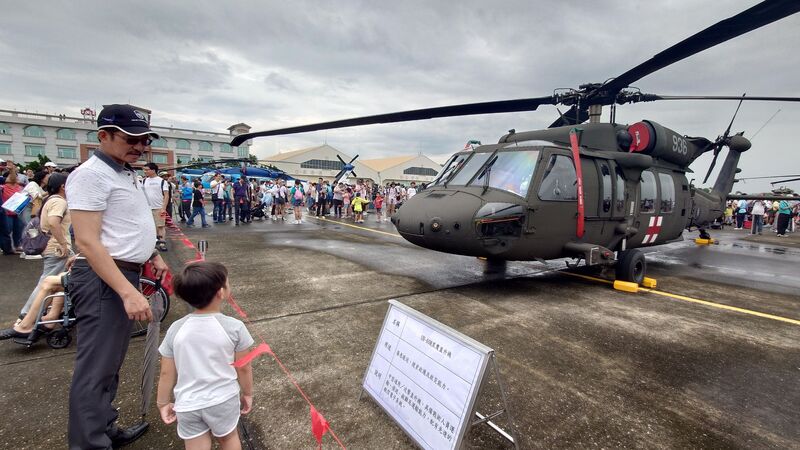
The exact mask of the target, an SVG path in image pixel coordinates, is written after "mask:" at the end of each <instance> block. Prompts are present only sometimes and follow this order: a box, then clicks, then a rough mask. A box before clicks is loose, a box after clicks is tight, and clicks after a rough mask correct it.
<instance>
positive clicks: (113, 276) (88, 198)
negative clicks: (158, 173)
mask: <svg viewBox="0 0 800 450" xmlns="http://www.w3.org/2000/svg"><path fill="white" fill-rule="evenodd" d="M97 126H98V133H97V138H98V139H99V141H100V148H99V150H98V151H96V152H95V153H94V155H93V156H92V157H91V158H89V159H88V160H87V161H86V162H84V163H83V164H81V166H80V167H79V168H77V169H76V170H75V171H74V172H73V173H72V174H71V175H70V176H69V178H68V179H67V186H66V191H67V199H68V205H69V210H70V214H71V215H72V226H73V229H74V232H75V241H76V243H77V246H78V250H79V251H80V254H81V255H82V257H81V258H79V259H78V260H76V261H75V264H74V265H73V267H72V270H71V272H70V277H69V282H68V283H67V289H68V290H69V292H70V296H71V299H72V302H73V304H74V307H75V314H76V317H77V326H78V336H77V337H78V349H77V353H76V355H75V369H74V372H73V375H72V385H71V387H70V392H69V397H70V398H69V428H68V437H69V448H70V449H88V448H111V447H112V446H113V447H115V448H116V447H120V446H122V445H126V444H128V443H130V442H133V441H134V440H136V439H138V438H139V437H140V436H141V435H142V434H144V432H145V431H146V430H147V424H146V423H144V424H141V425H137V426H134V427H131V428H129V429H123V428H119V427H118V426H117V424H116V420H117V416H118V414H117V410H116V408H114V405H113V402H114V397H115V396H116V393H117V385H118V383H119V369H120V367H121V366H122V362H123V360H124V359H125V353H126V352H127V351H128V342H129V341H130V330H131V320H150V319H151V318H152V314H151V312H150V305H149V304H148V302H147V299H146V298H145V297H144V296H143V295H142V294H141V293H140V292H139V289H138V288H139V274H140V272H141V266H142V264H143V263H145V262H146V261H147V260H152V262H153V265H154V267H155V271H156V276H159V277H160V276H162V274H163V273H164V271H165V270H166V269H167V266H166V264H165V263H164V261H163V260H162V259H161V257H160V256H159V255H158V254H157V253H154V250H153V249H154V246H155V244H156V227H155V223H154V222H153V216H152V214H151V212H150V206H149V205H148V204H147V200H146V199H145V195H144V189H143V187H142V185H141V184H140V183H138V182H137V181H136V172H134V171H133V169H132V168H131V166H130V163H133V162H135V161H137V160H138V159H139V157H140V156H141V155H142V153H143V152H144V151H145V148H146V147H147V146H148V145H149V144H150V141H151V139H152V138H158V135H157V134H156V133H154V132H153V131H151V130H150V124H149V120H148V118H147V115H146V114H145V113H143V112H141V111H138V110H136V109H135V108H134V107H132V106H130V105H108V106H105V107H104V108H103V110H102V111H101V112H100V115H99V116H98V118H97Z"/></svg>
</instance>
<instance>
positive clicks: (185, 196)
mask: <svg viewBox="0 0 800 450" xmlns="http://www.w3.org/2000/svg"><path fill="white" fill-rule="evenodd" d="M192 191H193V187H192V183H190V182H189V179H188V178H186V177H185V176H182V177H181V222H186V220H188V219H189V217H191V215H192Z"/></svg>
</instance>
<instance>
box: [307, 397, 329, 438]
mask: <svg viewBox="0 0 800 450" xmlns="http://www.w3.org/2000/svg"><path fill="white" fill-rule="evenodd" d="M326 431H328V421H327V420H325V418H324V417H322V414H320V413H319V412H317V409H316V408H314V407H313V406H312V407H311V433H313V434H314V437H315V438H316V439H317V443H318V444H319V445H320V447H322V435H323V434H325V432H326Z"/></svg>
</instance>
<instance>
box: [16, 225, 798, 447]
mask: <svg viewBox="0 0 800 450" xmlns="http://www.w3.org/2000/svg"><path fill="white" fill-rule="evenodd" d="M370 219H372V217H371V216H370V217H368V219H367V220H368V221H367V223H366V224H364V227H366V228H369V230H365V229H361V228H356V227H354V226H352V224H344V223H338V222H336V221H331V220H317V219H309V220H308V222H307V223H304V224H302V225H293V224H291V223H290V222H286V223H276V222H272V221H268V222H263V223H260V222H258V221H256V222H254V223H252V224H249V225H243V226H240V227H233V226H232V225H230V224H224V225H219V226H215V227H212V228H210V229H192V230H189V231H188V232H187V233H186V234H187V236H188V237H189V238H190V239H191V240H192V241H196V240H197V239H205V240H207V241H208V243H209V252H208V258H209V259H211V260H215V261H220V262H223V263H225V264H226V265H227V266H228V268H229V270H230V273H231V284H232V286H233V291H234V295H235V297H236V299H237V301H238V302H239V304H240V305H241V306H242V308H243V309H244V310H246V311H247V313H248V315H249V319H250V320H251V324H250V328H251V331H252V332H253V334H254V335H260V336H262V337H263V338H264V339H265V340H266V341H267V342H268V343H269V344H270V346H271V347H272V349H273V350H274V351H275V353H276V355H277V356H278V357H279V358H280V359H281V361H282V362H283V364H285V366H286V367H287V368H288V370H290V371H291V373H292V375H293V376H294V377H295V379H296V380H297V382H298V383H299V385H300V386H301V387H302V389H303V390H304V391H305V392H306V393H307V394H308V397H309V398H310V399H311V401H312V402H313V403H314V405H315V406H316V407H317V409H318V410H319V411H320V412H321V413H322V414H324V416H325V418H326V419H327V420H328V421H329V422H330V424H331V428H332V429H333V431H334V432H335V433H336V434H337V436H339V438H340V439H341V440H342V441H343V442H344V443H345V445H346V446H347V447H348V448H353V449H362V448H363V449H371V448H399V449H402V448H414V445H413V443H412V442H411V441H410V440H409V439H408V438H407V437H406V436H405V435H404V433H403V432H402V431H401V430H400V429H399V428H398V427H397V426H396V425H395V424H394V423H393V422H392V421H391V419H389V417H388V416H387V415H386V414H385V413H384V412H383V411H382V410H381V409H380V408H379V407H378V406H376V404H375V403H374V402H372V401H371V400H368V399H366V397H365V398H364V399H362V400H359V399H358V397H359V393H360V383H361V379H362V377H363V373H364V370H365V369H366V366H367V364H368V362H369V358H370V355H371V353H372V350H373V347H374V345H375V341H376V339H377V335H378V331H379V329H380V326H381V323H382V320H383V317H384V315H385V313H386V309H387V303H386V300H388V299H391V298H396V299H398V300H399V301H401V302H402V303H404V304H407V305H409V306H411V307H413V308H415V309H417V310H419V311H421V312H423V313H425V314H427V315H429V316H431V317H433V318H434V319H436V320H439V321H441V322H443V323H445V324H447V325H449V326H451V327H453V328H455V329H456V330H458V331H460V332H462V333H464V334H466V335H468V336H470V337H472V338H474V339H476V340H478V341H480V342H482V343H484V344H485V345H487V346H489V347H492V348H493V349H495V351H496V353H497V358H498V362H499V367H500V370H501V374H502V377H503V382H504V384H505V386H506V387H507V390H508V392H509V401H510V407H511V409H512V412H513V414H514V418H515V422H516V428H517V432H518V435H519V437H520V441H521V446H522V448H554V447H557V448H576V447H581V448H585V447H650V448H675V447H714V448H719V447H740V448H741V447H748V448H752V447H757V448H796V445H797V442H800V414H797V405H798V404H800V390H798V389H797V386H798V380H800V324H796V323H791V322H782V321H780V320H775V319H771V318H767V317H763V316H757V315H753V314H752V313H750V312H748V311H751V312H752V311H754V312H760V313H765V314H770V315H773V316H776V317H783V318H788V319H794V320H800V307H799V306H800V296H798V292H800V277H798V276H797V275H796V273H797V267H798V264H800V233H798V234H793V235H791V236H790V237H788V238H778V237H775V236H774V234H772V233H770V232H769V229H766V230H765V234H764V235H762V236H749V235H746V234H745V232H743V231H732V230H730V231H729V230H725V231H721V232H720V231H717V232H712V235H713V236H714V237H715V238H718V239H719V240H720V243H719V244H718V245H712V246H703V247H698V246H696V245H695V244H694V243H693V242H692V241H690V240H685V241H681V242H675V243H672V244H668V245H664V246H658V247H652V248H650V249H647V254H648V256H647V257H648V264H649V274H650V276H652V277H654V278H656V279H657V280H658V290H659V291H662V292H666V293H669V294H675V295H677V296H683V297H684V298H689V299H697V300H705V301H709V302H713V303H714V304H720V305H730V306H732V307H735V308H739V309H737V310H726V309H720V308H716V307H713V306H710V305H706V304H698V303H695V302H691V301H687V300H682V299H680V298H677V297H666V296H663V295H655V294H653V293H639V294H627V293H622V292H618V291H614V290H613V289H611V288H610V287H609V286H608V285H606V284H604V283H601V282H597V281H591V280H588V279H584V278H576V277H573V276H567V275H565V274H563V273H560V271H561V270H562V269H564V267H565V264H564V261H549V262H548V263H547V264H541V263H538V262H515V263H509V264H508V266H507V270H506V273H505V274H497V273H494V274H484V262H483V261H480V260H477V259H475V258H470V257H460V256H454V255H447V254H442V253H437V252H432V251H429V250H425V249H422V248H419V247H415V246H413V245H411V244H409V243H407V242H406V241H404V240H403V239H402V238H400V237H399V236H397V234H396V232H395V231H394V229H393V226H392V225H391V224H390V223H379V224H378V223H375V222H374V221H370ZM692 237H694V236H692ZM170 248H171V250H170V252H168V254H167V255H168V261H169V263H170V264H171V265H172V266H173V267H178V266H179V265H180V264H181V262H182V261H185V260H188V259H191V257H192V256H193V252H191V251H189V250H188V249H185V248H183V247H182V245H181V244H180V242H178V241H171V243H170ZM0 264H1V265H2V272H0V277H2V280H0V281H2V285H3V286H4V288H3V293H2V294H0V321H2V323H5V324H10V323H11V322H12V321H13V318H14V317H15V316H16V313H17V312H18V308H19V307H20V306H21V304H22V303H23V302H24V299H25V298H26V297H27V294H28V293H29V292H30V290H31V289H32V287H33V282H34V280H35V278H36V277H37V276H38V272H39V271H40V269H41V262H40V261H26V260H21V259H17V258H10V257H3V259H2V260H0ZM580 272H581V273H587V274H590V275H592V276H596V275H597V274H596V273H594V272H586V271H580ZM185 313H186V308H185V306H184V305H183V304H182V302H181V301H180V300H179V299H173V308H172V309H171V311H170V314H169V316H168V318H167V320H166V322H165V323H164V326H163V328H162V330H163V331H166V328H167V326H168V325H169V323H171V322H172V321H174V320H176V319H177V318H179V317H180V316H181V315H182V314H185ZM229 313H230V314H232V315H233V314H234V312H233V311H229ZM142 345H143V339H142V338H137V339H134V340H133V341H132V342H131V348H130V351H129V354H128V358H127V360H126V363H125V366H124V368H123V372H122V376H121V380H122V383H121V386H120V392H119V396H118V398H119V402H118V404H119V406H120V408H121V420H122V421H123V422H124V423H133V422H135V421H138V420H139V418H138V409H139V402H140V394H139V370H140V368H139V366H140V361H141V358H142ZM74 348H75V344H74V343H73V344H72V345H71V346H70V347H68V348H66V349H62V350H52V349H50V348H48V347H47V346H46V344H45V343H44V342H39V343H38V344H37V345H36V346H34V347H33V348H31V349H26V348H23V347H21V346H18V345H15V344H13V343H11V342H3V343H0V365H1V366H2V367H3V373H4V375H5V376H4V378H5V380H4V383H3V390H2V394H0V398H2V404H4V405H6V408H7V411H9V413H7V414H4V416H3V418H2V419H0V447H2V448H63V447H64V442H65V439H66V438H65V436H66V434H65V429H66V399H67V391H68V386H69V379H70V376H71V370H72V359H73V358H74ZM254 378H255V385H256V387H255V394H256V397H255V410H254V411H253V413H252V414H250V415H249V416H248V417H246V418H245V419H244V420H243V421H242V424H243V427H244V428H243V432H246V433H247V434H248V435H249V436H250V437H251V438H252V442H250V443H249V445H250V446H251V447H252V448H312V447H315V444H316V442H315V440H314V438H313V437H312V435H311V433H310V421H309V410H308V406H307V404H306V403H305V400H303V398H302V397H301V396H300V395H299V394H298V393H297V391H296V390H295V388H294V386H293V385H292V384H291V383H290V382H289V381H288V379H287V378H286V376H285V375H284V373H283V372H282V371H281V370H280V368H279V367H278V365H277V364H276V363H275V361H274V360H272V358H270V357H267V356H264V357H261V358H260V359H259V360H257V361H256V362H255V363H254ZM498 392H499V391H498V389H497V386H496V384H495V382H494V381H493V380H492V379H491V378H490V382H489V384H488V385H487V386H486V387H485V389H484V392H483V393H482V394H481V397H480V398H479V401H478V409H479V410H480V411H481V412H487V411H493V410H496V409H497V408H498V405H499V404H500V397H499V393H498ZM148 418H149V420H150V421H151V422H152V423H153V426H152V427H151V430H150V431H149V432H148V434H147V435H145V436H144V437H143V438H142V439H141V440H140V441H138V442H137V443H135V444H134V445H132V446H131V447H130V448H140V449H144V448H157V449H162V448H181V447H182V443H181V442H180V440H179V439H178V438H177V435H176V433H175V429H174V427H167V426H165V425H163V424H159V423H157V411H156V410H155V408H153V410H152V411H151V413H150V415H149V416H148ZM497 422H498V424H499V425H501V426H503V427H505V428H508V424H507V423H506V422H505V421H504V420H503V418H502V417H501V418H498V420H497ZM323 443H324V448H336V447H337V446H336V444H335V442H334V441H333V440H332V439H330V437H327V436H326V437H325V438H324V440H323ZM465 447H466V448H510V446H509V445H508V443H506V442H505V441H503V440H502V439H500V438H499V436H498V435H497V434H496V433H494V432H492V430H491V429H490V428H488V427H486V426H485V425H484V426H479V427H476V428H475V429H474V430H473V432H472V433H471V434H470V436H468V438H467V439H466V441H465ZM246 448H247V447H246Z"/></svg>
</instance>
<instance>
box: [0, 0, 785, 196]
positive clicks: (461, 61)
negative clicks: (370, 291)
mask: <svg viewBox="0 0 800 450" xmlns="http://www.w3.org/2000/svg"><path fill="white" fill-rule="evenodd" d="M756 3H758V2H757V1H754V0H720V1H714V2H698V1H695V0H672V1H658V2H643V1H634V0H630V1H598V2H583V1H575V0H566V1H565V0H562V1H552V2H550V1H548V2H544V1H531V0H528V1H503V0H500V1H494V2H489V1H486V0H483V1H473V0H461V1H458V2H449V1H438V2H436V1H409V0H406V1H402V2H388V1H340V2H324V1H317V2H305V1H292V2H286V1H249V2H247V1H230V2H228V1H218V0H208V1H206V0H192V1H183V2H180V1H171V2H162V1H142V0H140V1H137V2H133V3H130V2H126V3H123V2H108V1H102V2H100V1H47V2H41V1H39V2H36V1H29V2H19V1H12V0H0V9H2V11H3V13H2V15H0V60H1V61H3V63H2V64H1V65H0V81H1V82H0V87H1V88H0V109H18V110H26V111H38V112H48V113H55V114H68V115H73V116H77V115H79V110H80V109H81V108H83V107H86V106H90V107H93V108H94V107H99V105H102V104H108V103H117V102H119V103H127V102H131V103H133V104H136V105H138V106H141V107H145V108H148V109H151V110H152V111H153V123H154V124H155V125H161V126H175V127H185V128H194V129H202V130H210V131H219V132H225V131H226V128H227V127H228V126H230V125H232V124H234V123H238V122H245V123H247V124H249V125H250V126H252V127H253V131H257V130H266V129H274V128H281V127H286V126H294V125H302V124H307V123H314V122H321V121H329V120H336V119H343V118H349V117H356V116H362V115H372V114H379V113H385V112H393V111H402V110H408V109H417V108H424V107H431V106H442V105H449V104H461V103H470V102H481V101H491V100H503V99H513V98H521V97H539V96H545V95H550V94H551V93H552V91H553V89H554V88H558V87H577V86H578V85H579V84H582V83H587V82H602V81H604V80H606V79H607V78H610V77H613V76H616V75H619V74H621V73H623V72H625V71H627V70H628V69H630V68H632V67H634V66H636V65H637V64H639V63H641V62H643V61H645V60H646V59H648V58H650V57H651V56H652V55H654V54H655V53H658V52H659V51H661V50H663V49H665V48H667V47H669V46H671V45H673V44H675V43H677V42H678V41H680V40H682V39H684V38H686V37H688V36H690V35H692V34H694V33H696V32H698V31H700V30H702V29H703V28H706V27H708V26H710V25H712V24H714V23H716V22H718V21H719V20H722V19H724V18H727V17H730V16H732V15H734V14H737V13H739V12H741V11H743V10H744V9H747V8H748V7H750V6H752V5H754V4H756ZM590 4H591V5H593V6H591V7H590V6H588V5H590ZM798 48H800V14H796V15H794V16H791V17H789V18H786V19H783V20H781V21H778V22H776V23H773V24H771V25H767V26H766V27H763V28H761V29H758V30H756V31H753V32H750V33H748V34H746V35H743V36H740V37H738V38H736V39H733V40H731V41H729V42H727V43H724V44H721V45H718V46H716V47H714V48H712V49H710V50H707V51H705V52H702V53H700V54H697V55H695V56H693V57H690V58H688V59H686V60H684V61H681V62H679V63H676V64H673V65H672V66H669V67H667V68H665V69H662V70H661V71H659V72H657V73H655V74H652V75H650V76H648V77H645V78H643V79H642V80H640V81H638V82H637V83H635V85H636V86H637V87H639V88H641V89H642V91H645V92H650V93H657V94H663V95H740V94H741V93H743V92H747V93H748V95H754V96H755V95H764V96H798V97H800V73H799V71H798V69H800V51H798ZM735 108H736V102H709V101H692V102H672V101H670V102H666V101H663V102H657V103H648V104H644V103H642V104H637V105H628V106H622V107H620V108H618V110H617V121H618V122H620V123H633V122H637V121H639V120H641V119H651V120H655V121H657V122H659V123H661V124H662V125H665V126H667V127H670V128H672V129H674V130H676V131H678V132H679V133H681V134H687V135H692V136H706V137H708V138H709V139H714V138H715V137H716V136H717V135H718V134H721V133H722V132H723V131H724V129H725V127H726V126H727V125H728V122H729V121H730V118H731V116H732V114H733V111H734V110H735ZM779 109H780V113H778V114H777V115H776V116H775V117H774V119H773V120H772V121H771V122H770V123H769V124H768V125H767V126H766V127H764V128H763V130H762V131H761V132H760V133H759V134H758V136H757V137H756V138H755V139H754V141H753V148H752V149H751V150H750V151H748V152H747V153H745V154H744V155H743V157H742V162H741V163H740V167H741V168H742V174H741V176H742V177H744V176H760V175H772V174H778V175H780V174H796V173H800V146H798V144H797V140H798V133H797V132H796V130H797V125H796V124H798V123H800V103H780V104H779V103H760V102H749V103H745V105H743V107H742V110H741V111H740V113H739V116H738V117H737V119H736V122H735V123H734V126H733V130H734V131H742V130H743V131H745V133H746V134H745V135H746V136H750V137H752V136H753V134H754V133H755V132H756V131H757V130H758V129H759V128H761V126H762V125H763V124H764V123H765V122H766V121H767V120H768V119H769V118H770V117H771V116H772V115H773V114H774V113H775V112H776V111H778V110H779ZM563 110H565V108H564V107H562V111H563ZM604 112H605V116H606V117H607V116H608V108H606V111H604ZM557 115H558V113H557V112H556V109H555V107H553V106H542V107H540V108H539V110H538V111H534V112H529V113H512V114H497V115H491V116H472V117H461V118H452V119H435V120H427V121H419V122H409V123H404V124H388V125H372V126H366V127H357V128H350V129H343V130H331V131H327V132H316V133H307V134H301V135H293V136H285V137H277V138H261V139H256V140H255V142H254V152H255V153H256V154H257V155H258V156H259V157H260V158H266V157H268V156H269V155H271V154H274V153H277V152H278V151H288V150H295V149H299V148H303V147H309V146H315V145H320V144H322V143H324V142H327V143H328V144H330V145H333V146H334V147H336V148H338V149H340V150H341V151H343V152H344V153H347V154H350V155H355V154H360V155H361V157H362V158H365V159H366V158H380V157H384V156H396V155H400V154H416V153H419V152H422V153H424V154H426V155H428V156H431V157H433V158H434V159H437V160H443V159H444V158H445V157H446V155H448V154H451V153H453V152H455V151H457V150H460V149H461V148H463V146H464V143H465V142H466V141H467V140H469V139H478V140H481V141H482V142H483V143H491V142H496V140H497V139H498V138H499V137H500V136H501V135H503V134H504V133H505V132H506V131H507V130H508V129H510V128H515V129H516V130H518V131H522V130H531V129H539V128H544V127H546V126H547V125H548V124H550V123H551V122H552V121H553V120H554V119H555V118H556V117H557ZM792 131H794V133H792ZM710 159H711V158H710V155H705V156H704V157H702V158H701V159H699V160H698V161H696V162H695V164H694V165H693V166H692V169H693V170H694V171H695V172H696V175H695V177H696V178H700V179H702V177H703V175H704V174H705V171H706V169H707V167H708V164H709V163H710ZM718 166H721V164H718ZM690 178H692V176H691V175H690ZM712 181H713V177H712V179H711V180H710V182H712ZM698 183H699V181H698ZM790 186H791V187H793V188H795V189H796V190H798V191H800V183H793V184H790ZM768 188H769V184H768V183H766V182H755V181H751V182H747V183H746V184H742V183H739V184H737V185H736V186H735V188H734V190H737V189H738V190H743V191H748V192H755V191H758V190H765V189H768Z"/></svg>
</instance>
